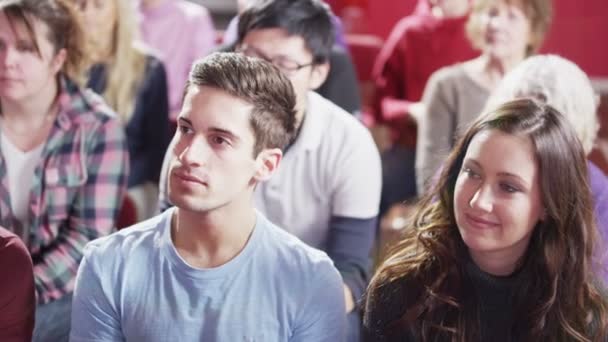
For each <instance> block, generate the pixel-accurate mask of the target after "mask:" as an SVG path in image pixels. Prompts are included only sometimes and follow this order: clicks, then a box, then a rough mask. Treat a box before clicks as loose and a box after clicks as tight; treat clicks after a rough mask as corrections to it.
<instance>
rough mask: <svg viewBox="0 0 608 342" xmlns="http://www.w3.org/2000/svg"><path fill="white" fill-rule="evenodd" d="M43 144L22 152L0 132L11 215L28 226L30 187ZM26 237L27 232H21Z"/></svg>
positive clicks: (0, 144) (0, 147) (0, 145)
mask: <svg viewBox="0 0 608 342" xmlns="http://www.w3.org/2000/svg"><path fill="white" fill-rule="evenodd" d="M43 148H44V144H40V145H38V146H36V147H35V148H34V149H32V150H30V151H27V152H23V151H21V150H20V149H19V148H17V147H16V146H15V145H14V144H13V143H12V142H11V141H10V140H9V139H8V138H7V137H6V135H5V134H4V133H1V132H0V150H1V151H2V156H3V157H4V160H5V161H6V174H7V178H8V190H9V195H10V203H11V210H12V212H13V216H14V217H15V218H16V219H17V220H18V221H19V222H20V223H21V224H22V225H23V227H24V228H25V227H27V226H28V221H29V215H28V214H29V202H30V188H31V185H32V179H33V178H34V171H35V170H36V166H37V165H38V162H39V161H40V155H41V154H42V149H43ZM22 233H23V234H25V236H21V238H23V239H25V238H27V232H25V231H24V232H22Z"/></svg>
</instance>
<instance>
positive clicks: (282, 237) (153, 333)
mask: <svg viewBox="0 0 608 342" xmlns="http://www.w3.org/2000/svg"><path fill="white" fill-rule="evenodd" d="M173 212H174V209H169V210H166V211H165V212H164V213H163V214H161V215H159V216H156V217H154V218H152V219H150V220H148V221H144V222H142V223H140V224H137V225H135V226H133V227H131V228H128V229H124V230H121V231H119V232H117V233H115V234H113V235H111V236H108V237H104V238H101V239H98V240H95V241H93V242H91V243H89V244H88V245H87V246H86V248H85V251H84V258H83V260H82V263H81V265H80V268H79V270H78V276H77V280H76V289H75V292H74V299H73V307H72V330H71V336H70V341H72V342H79V341H147V342H156V341H158V342H161V341H162V342H164V341H210V342H213V341H259V342H275V341H276V342H279V341H281V342H285V341H290V342H296V341H298V342H299V341H302V342H309V341H315V342H323V341H327V342H335V341H343V339H344V329H345V327H344V326H345V318H346V315H345V313H344V296H343V290H342V280H341V277H340V275H339V274H338V272H337V271H336V269H335V268H334V267H333V265H332V262H331V260H329V258H328V257H327V255H326V254H325V253H323V252H321V251H318V250H315V249H313V248H311V247H308V246H306V245H305V244H304V243H302V242H301V241H300V240H298V239H297V238H296V237H294V236H292V235H290V234H289V233H287V232H285V231H283V230H282V229H280V228H278V227H276V226H275V225H274V224H272V223H270V222H269V221H268V220H267V219H266V218H265V217H264V216H263V215H262V214H260V213H258V214H257V219H256V225H255V228H254V230H253V233H252V234H251V237H250V239H249V241H248V242H247V244H246V246H245V247H244V248H243V250H242V251H241V252H240V253H239V254H238V255H237V256H236V257H234V258H233V259H232V260H230V261H229V262H227V263H226V264H224V265H222V266H219V267H216V268H210V269H197V268H193V267H192V266H190V265H188V264H187V263H186V262H185V261H184V260H183V259H182V258H181V257H180V256H179V254H178V253H177V251H176V249H175V247H174V245H173V242H172V240H171V216H172V215H173Z"/></svg>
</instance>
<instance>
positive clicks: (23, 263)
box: [0, 227, 36, 342]
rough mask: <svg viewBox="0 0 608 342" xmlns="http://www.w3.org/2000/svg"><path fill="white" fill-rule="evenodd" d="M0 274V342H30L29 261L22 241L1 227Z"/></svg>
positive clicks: (32, 309) (31, 288)
mask: <svg viewBox="0 0 608 342" xmlns="http://www.w3.org/2000/svg"><path fill="white" fill-rule="evenodd" d="M0 272H1V273H0V341H3V342H22V341H31V340H32V331H33V329H34V314H35V308H36V306H35V303H36V298H35V296H36V294H35V291H34V271H33V269H32V259H31V257H30V254H29V252H28V251H27V248H25V246H24V245H23V242H21V239H19V237H17V236H16V235H14V234H13V233H11V232H9V231H8V230H6V229H4V228H1V227H0Z"/></svg>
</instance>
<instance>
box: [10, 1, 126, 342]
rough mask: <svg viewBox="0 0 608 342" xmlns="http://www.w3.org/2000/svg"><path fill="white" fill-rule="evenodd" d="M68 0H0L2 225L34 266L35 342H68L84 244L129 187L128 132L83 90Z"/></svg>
mask: <svg viewBox="0 0 608 342" xmlns="http://www.w3.org/2000/svg"><path fill="white" fill-rule="evenodd" d="M76 18H77V17H76V16H75V15H74V11H73V9H72V8H71V7H70V6H69V5H68V4H67V3H65V2H64V1H63V0H0V128H1V129H0V152H1V153H0V225H2V226H5V227H7V228H8V229H9V230H12V231H13V232H14V233H16V234H17V235H19V236H20V237H21V238H22V239H23V241H24V242H25V243H26V245H27V247H28V249H29V251H30V253H31V255H32V259H33V262H34V278H35V286H36V294H37V301H38V307H37V312H36V327H35V331H34V341H65V340H67V336H68V333H69V319H70V307H71V293H72V291H73V286H74V282H75V279H74V278H75V276H76V271H77V270H78V264H79V262H80V259H81V258H82V249H83V248H84V245H85V244H86V243H87V242H89V241H91V240H93V239H96V238H97V237H100V236H103V235H107V234H109V233H110V232H111V231H112V229H113V227H114V220H115V217H116V215H117V212H118V209H119V207H120V203H121V198H122V195H123V193H124V192H125V188H126V180H127V172H128V153H127V145H126V141H125V135H124V129H123V127H122V126H121V124H120V122H119V121H118V120H117V119H116V118H115V117H114V114H113V112H112V110H111V109H110V108H109V107H108V106H107V105H105V103H104V102H103V101H102V100H101V98H100V97H99V96H97V95H95V94H93V93H92V92H90V91H83V90H82V89H81V88H80V87H79V85H78V84H79V83H78V81H80V80H81V77H80V76H81V75H82V74H83V70H85V69H86V68H87V67H88V63H87V60H88V58H87V52H86V51H85V49H84V47H85V45H84V44H83V41H84V40H83V37H82V34H81V30H80V26H79V23H78V22H77V20H76Z"/></svg>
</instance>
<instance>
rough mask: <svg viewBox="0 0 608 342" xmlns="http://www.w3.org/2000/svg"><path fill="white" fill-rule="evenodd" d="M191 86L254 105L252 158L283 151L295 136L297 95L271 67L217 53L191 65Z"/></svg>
mask: <svg viewBox="0 0 608 342" xmlns="http://www.w3.org/2000/svg"><path fill="white" fill-rule="evenodd" d="M190 85H197V86H208V87H213V88H217V89H220V90H222V91H225V92H227V93H228V94H230V95H233V96H236V97H238V98H240V99H242V100H244V101H246V102H248V103H250V104H251V105H252V106H253V110H252V111H251V117H250V122H251V127H252V129H253V134H254V137H255V145H254V150H253V153H254V156H257V155H258V153H260V152H261V151H262V150H264V149H266V148H281V149H283V148H285V146H287V144H288V143H289V142H291V140H292V139H293V137H294V135H295V115H296V111H295V105H296V96H295V93H294V91H293V87H292V85H291V82H290V81H289V79H287V77H286V76H284V75H283V73H282V72H281V71H280V70H279V69H277V68H276V67H275V66H274V65H272V64H270V63H268V62H266V61H264V60H262V59H259V58H251V57H247V56H245V55H242V54H236V53H226V52H221V53H220V52H218V53H214V54H211V55H209V56H208V57H205V58H203V59H199V60H198V61H196V62H194V64H193V66H192V69H191V71H190V75H189V77H188V81H187V83H186V92H187V91H188V88H189V86H190Z"/></svg>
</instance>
